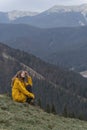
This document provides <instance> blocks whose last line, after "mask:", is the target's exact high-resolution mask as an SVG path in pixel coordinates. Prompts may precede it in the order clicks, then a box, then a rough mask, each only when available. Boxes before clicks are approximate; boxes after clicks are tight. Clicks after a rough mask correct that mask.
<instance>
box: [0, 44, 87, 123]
mask: <svg viewBox="0 0 87 130" xmlns="http://www.w3.org/2000/svg"><path fill="white" fill-rule="evenodd" d="M21 69H23V70H27V71H28V72H29V74H30V75H31V76H32V78H33V84H34V85H33V91H34V93H35V95H36V103H37V104H39V105H40V106H41V107H42V108H43V109H44V110H46V111H48V112H53V113H57V114H60V115H63V114H66V113H67V115H66V116H70V117H75V118H80V119H84V120H86V119H87V111H86V110H87V79H85V78H83V77H82V76H81V75H80V74H79V73H76V72H73V71H69V70H65V69H62V68H60V67H57V66H54V65H51V64H48V63H46V62H44V61H42V60H40V59H39V58H37V57H35V56H33V55H32V54H28V53H25V52H24V51H20V50H15V49H12V48H10V47H8V46H6V45H4V44H1V43H0V93H6V94H10V95H11V79H12V77H13V76H14V75H15V73H16V72H17V71H18V70H21Z"/></svg>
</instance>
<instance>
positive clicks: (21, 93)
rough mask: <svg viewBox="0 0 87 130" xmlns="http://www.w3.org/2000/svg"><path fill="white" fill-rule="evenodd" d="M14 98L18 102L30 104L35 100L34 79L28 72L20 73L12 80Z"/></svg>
mask: <svg viewBox="0 0 87 130" xmlns="http://www.w3.org/2000/svg"><path fill="white" fill-rule="evenodd" d="M12 98H13V100H14V101H17V102H28V103H30V102H31V101H32V99H34V98H35V96H34V94H33V93H32V79H31V77H30V76H29V75H28V72H27V71H23V70H22V71H19V72H17V74H16V75H15V76H14V77H13V79H12Z"/></svg>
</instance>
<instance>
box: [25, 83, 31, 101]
mask: <svg viewBox="0 0 87 130" xmlns="http://www.w3.org/2000/svg"><path fill="white" fill-rule="evenodd" d="M26 89H27V90H28V91H29V92H31V93H32V87H31V86H30V85H28V86H27V87H26ZM31 100H32V98H29V97H27V99H26V102H28V103H30V102H31Z"/></svg>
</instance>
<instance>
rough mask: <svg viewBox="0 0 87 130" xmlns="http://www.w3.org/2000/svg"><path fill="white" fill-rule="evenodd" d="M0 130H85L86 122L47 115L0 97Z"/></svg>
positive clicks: (31, 107)
mask: <svg viewBox="0 0 87 130" xmlns="http://www.w3.org/2000/svg"><path fill="white" fill-rule="evenodd" d="M0 130H87V122H86V121H80V120H78V119H70V118H64V117H60V116H55V115H53V114H48V113H46V112H44V111H43V110H41V109H39V108H38V107H34V106H31V105H28V104H26V103H24V104H21V103H16V102H13V101H12V99H11V98H10V97H7V96H5V95H4V96H3V95H0Z"/></svg>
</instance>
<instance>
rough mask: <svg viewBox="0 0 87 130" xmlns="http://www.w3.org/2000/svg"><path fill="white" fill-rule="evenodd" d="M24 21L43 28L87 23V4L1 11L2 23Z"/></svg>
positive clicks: (0, 19) (0, 18)
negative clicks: (29, 10)
mask: <svg viewBox="0 0 87 130" xmlns="http://www.w3.org/2000/svg"><path fill="white" fill-rule="evenodd" d="M2 22H5V23H24V24H30V25H33V26H37V27H41V28H54V27H66V26H67V27H74V26H84V25H87V4H83V5H80V6H54V7H52V8H50V9H48V10H46V11H44V12H42V13H36V12H34V13H33V12H21V11H12V12H7V13H2V12H1V13H0V23H2Z"/></svg>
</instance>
